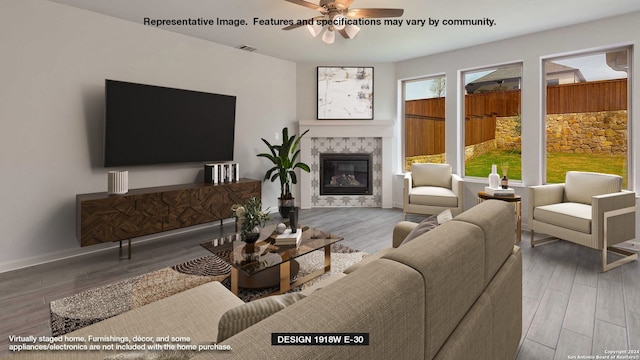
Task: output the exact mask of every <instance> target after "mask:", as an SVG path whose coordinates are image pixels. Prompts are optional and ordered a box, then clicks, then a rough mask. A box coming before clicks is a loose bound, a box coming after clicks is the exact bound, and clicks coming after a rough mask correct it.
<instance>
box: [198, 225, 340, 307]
mask: <svg viewBox="0 0 640 360" xmlns="http://www.w3.org/2000/svg"><path fill="white" fill-rule="evenodd" d="M298 231H303V233H302V240H301V242H300V245H299V246H298V247H295V246H293V245H288V246H276V245H275V234H273V235H272V236H270V237H268V238H267V239H265V240H259V241H258V242H257V243H256V244H255V245H254V246H255V247H259V246H265V245H268V248H269V249H270V252H274V253H277V254H278V255H280V257H281V258H282V261H281V262H280V263H278V264H274V265H273V266H278V267H279V274H280V282H279V288H278V290H276V291H274V292H271V293H269V294H267V295H265V296H269V295H278V294H283V293H286V292H287V291H289V290H291V289H292V288H295V287H296V286H299V285H301V284H304V283H306V282H308V281H310V280H313V279H315V278H317V277H319V276H321V275H323V274H325V273H327V272H329V271H331V245H333V244H335V243H337V242H338V241H341V240H342V239H343V238H341V237H337V236H334V235H331V234H327V233H324V232H322V231H320V230H317V229H313V228H309V227H304V228H302V229H298ZM226 239H236V240H233V241H229V242H228V243H227V244H226V246H220V251H223V250H224V249H227V250H228V249H229V248H230V247H231V251H232V252H233V251H234V250H237V247H245V246H246V244H245V243H243V242H242V241H241V240H239V237H237V236H234V235H231V236H228V237H227V238H226ZM217 240H219V239H215V240H214V241H217ZM322 249H324V267H322V268H320V269H318V270H315V271H313V272H312V273H310V274H308V275H305V276H303V277H300V278H297V279H296V280H295V281H293V282H291V260H293V259H295V258H297V257H300V256H303V255H306V254H309V253H311V252H313V251H316V250H322ZM209 250H210V251H211V252H212V253H214V254H216V255H217V254H218V253H217V252H216V251H215V248H213V249H209ZM221 258H222V259H223V260H224V261H226V262H227V263H228V264H229V265H231V275H230V280H231V292H232V293H234V294H235V295H238V289H239V287H240V286H239V281H238V279H239V277H240V272H245V273H246V274H247V275H254V274H257V273H259V272H262V271H265V270H267V269H271V268H272V267H273V266H267V267H265V268H263V269H260V270H257V271H254V272H247V271H245V270H244V269H243V268H246V264H242V265H240V264H239V263H235V262H234V260H233V259H232V258H231V255H230V257H228V258H227V257H221Z"/></svg>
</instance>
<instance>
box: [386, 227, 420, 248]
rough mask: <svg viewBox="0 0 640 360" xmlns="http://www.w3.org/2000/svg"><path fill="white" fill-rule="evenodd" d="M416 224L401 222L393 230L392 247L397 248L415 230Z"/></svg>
mask: <svg viewBox="0 0 640 360" xmlns="http://www.w3.org/2000/svg"><path fill="white" fill-rule="evenodd" d="M416 226H418V223H414V222H411V221H401V222H399V223H398V224H396V226H395V227H394V228H393V244H392V245H393V247H394V248H397V247H398V246H400V244H402V242H403V241H404V239H405V238H406V237H407V235H409V233H410V232H411V230H413V229H415V227H416Z"/></svg>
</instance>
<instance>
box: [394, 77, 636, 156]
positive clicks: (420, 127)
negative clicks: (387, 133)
mask: <svg viewBox="0 0 640 360" xmlns="http://www.w3.org/2000/svg"><path fill="white" fill-rule="evenodd" d="M520 102H521V91H520V90H509V91H502V92H490V93H482V94H469V95H466V96H465V132H464V133H465V146H468V145H474V144H478V143H481V142H485V141H488V140H491V139H494V138H495V131H496V118H497V117H504V116H517V115H519V114H520ZM626 109H627V79H616V80H603V81H592V82H584V83H576V84H563V85H554V86H547V114H566V113H586V112H598V111H615V110H626ZM444 119H445V98H433V99H421V100H409V101H406V102H405V154H406V156H417V155H432V154H440V153H443V152H444V137H445V135H444V128H445V126H444Z"/></svg>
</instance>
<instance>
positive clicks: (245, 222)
mask: <svg viewBox="0 0 640 360" xmlns="http://www.w3.org/2000/svg"><path fill="white" fill-rule="evenodd" d="M231 211H232V213H233V217H234V218H235V219H236V221H237V222H238V224H239V225H240V232H241V233H242V237H243V239H244V238H245V237H246V236H247V234H249V233H255V232H260V228H262V227H263V226H264V225H265V224H266V223H267V221H269V212H268V211H263V210H262V203H261V202H260V200H258V198H256V197H251V198H250V199H249V200H247V202H246V203H244V204H235V205H233V206H232V207H231Z"/></svg>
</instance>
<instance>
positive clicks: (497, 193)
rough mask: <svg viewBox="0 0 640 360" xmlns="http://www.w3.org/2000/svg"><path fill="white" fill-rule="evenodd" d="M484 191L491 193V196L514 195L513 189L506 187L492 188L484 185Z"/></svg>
mask: <svg viewBox="0 0 640 360" xmlns="http://www.w3.org/2000/svg"><path fill="white" fill-rule="evenodd" d="M484 192H485V193H486V194H488V195H492V196H514V195H515V191H514V190H513V189H512V188H508V189H503V188H497V189H494V188H492V187H488V186H485V187H484Z"/></svg>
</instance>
